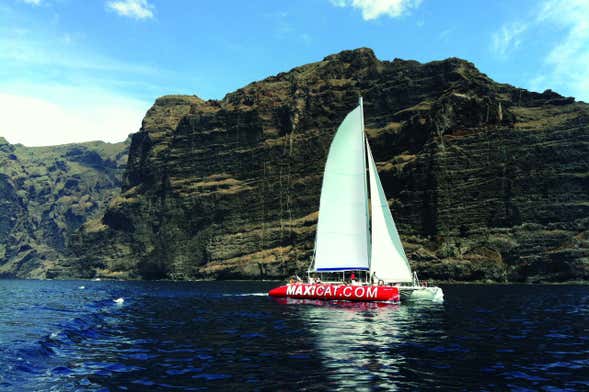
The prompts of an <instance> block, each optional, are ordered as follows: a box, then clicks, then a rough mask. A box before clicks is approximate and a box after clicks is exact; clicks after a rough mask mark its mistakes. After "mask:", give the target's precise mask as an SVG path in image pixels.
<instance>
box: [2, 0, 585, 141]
mask: <svg viewBox="0 0 589 392" xmlns="http://www.w3.org/2000/svg"><path fill="white" fill-rule="evenodd" d="M588 15H589V0H560V1H556V0H534V1H532V0H518V1H513V0H495V1H478V0H469V1H462V0H444V1H440V0H248V1H238V0H215V1H206V0H199V1H193V0H0V136H2V137H4V138H6V139H7V140H8V141H9V142H11V143H22V144H24V145H26V146H39V145H55V144H63V143H71V142H82V141H89V140H103V141H107V142H118V141H122V140H124V139H125V138H126V137H127V135H128V134H130V133H133V132H137V131H138V130H139V128H140V126H141V120H142V118H143V116H144V115H145V112H146V111H147V110H148V109H149V107H150V106H151V105H152V104H153V102H154V100H155V99H156V98H157V97H159V96H161V95H165V94H191V95H197V96H199V97H201V98H203V99H220V98H222V97H223V96H224V95H225V94H227V93H229V92H231V91H234V90H236V89H238V88H240V87H242V86H244V85H246V84H248V83H250V82H252V81H255V80H260V79H263V78H265V77H268V76H270V75H274V74H277V73H279V72H283V71H288V70H289V69H291V68H293V67H296V66H298V65H302V64H306V63H309V62H314V61H319V60H321V59H323V58H324V57H325V56H327V55H329V54H333V53H337V52H339V51H341V50H345V49H354V48H358V47H370V48H372V49H373V50H374V51H375V53H376V55H377V57H378V58H380V59H381V60H392V59H394V58H402V59H413V60H418V61H420V62H428V61H432V60H440V59H444V58H447V57H460V58H463V59H466V60H468V61H471V62H473V63H474V64H475V65H476V66H477V67H478V68H479V70H481V71H482V72H484V73H485V74H487V75H488V76H490V77H491V78H493V79H494V80H496V81H498V82H502V83H509V84H512V85H514V86H517V87H523V88H526V89H529V90H533V91H538V92H542V91H544V90H545V89H548V88H550V89H552V90H554V91H556V92H558V93H560V94H562V95H565V96H574V97H576V98H577V99H578V100H583V101H585V102H589V16H588Z"/></svg>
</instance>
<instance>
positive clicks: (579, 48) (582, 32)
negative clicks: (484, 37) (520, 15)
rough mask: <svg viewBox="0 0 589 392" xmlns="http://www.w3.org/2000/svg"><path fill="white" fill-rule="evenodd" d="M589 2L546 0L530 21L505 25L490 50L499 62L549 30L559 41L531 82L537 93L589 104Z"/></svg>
mask: <svg viewBox="0 0 589 392" xmlns="http://www.w3.org/2000/svg"><path fill="white" fill-rule="evenodd" d="M587 15H589V0H568V1H566V2H564V1H560V0H545V1H543V2H542V3H540V4H539V7H538V8H536V9H535V10H533V11H532V14H531V17H528V18H527V19H528V21H526V22H525V23H523V22H513V23H508V24H505V25H503V26H502V27H501V28H500V29H499V30H498V31H497V32H495V33H494V34H493V36H492V40H491V50H492V51H493V52H494V53H495V54H496V55H497V56H498V57H500V58H503V59H506V58H507V57H508V55H509V54H511V53H513V52H514V51H515V50H517V48H518V47H520V46H523V44H524V43H525V40H526V39H527V40H534V39H535V37H536V34H534V33H540V32H542V31H545V30H547V29H550V30H551V31H554V32H553V33H552V35H553V36H554V37H555V38H556V39H555V41H554V42H553V43H550V44H549V46H548V48H547V49H546V52H545V54H544V60H543V63H542V65H541V66H540V67H539V68H538V70H537V71H536V73H535V75H534V76H533V77H532V78H531V79H530V81H529V86H528V87H529V88H531V89H532V90H535V91H543V90H546V89H553V90H555V91H557V92H559V93H561V94H565V95H572V96H574V97H575V98H577V99H581V100H584V101H589V18H588V17H587Z"/></svg>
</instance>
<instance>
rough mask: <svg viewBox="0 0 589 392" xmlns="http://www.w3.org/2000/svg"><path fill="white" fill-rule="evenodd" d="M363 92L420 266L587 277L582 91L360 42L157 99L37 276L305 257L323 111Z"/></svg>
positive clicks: (440, 275) (330, 128)
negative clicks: (499, 77)
mask: <svg viewBox="0 0 589 392" xmlns="http://www.w3.org/2000/svg"><path fill="white" fill-rule="evenodd" d="M358 95H362V96H363V97H364V102H365V121H366V128H367V133H368V136H369V139H370V142H371V145H372V149H373V153H374V157H375V159H376V161H377V162H378V166H379V167H378V168H379V172H380V174H381V178H382V180H383V184H384V188H385V192H386V194H387V196H388V197H389V198H390V199H389V203H390V205H391V208H392V210H393V216H394V217H395V219H396V220H397V222H398V227H399V229H400V232H401V236H402V238H403V240H404V241H405V245H406V247H407V250H408V254H409V257H410V259H411V262H412V264H413V266H414V268H415V269H417V270H418V271H419V273H420V275H421V277H422V278H426V279H427V278H430V279H432V278H433V279H450V280H452V279H455V280H494V281H505V280H513V281H537V280H551V281H564V280H581V279H588V278H589V232H588V229H589V176H588V174H587V173H589V159H588V157H589V105H587V104H584V103H580V102H575V100H574V99H573V98H564V97H562V96H560V95H558V94H556V93H554V92H552V91H549V90H548V91H545V92H544V93H542V94H538V93H534V92H529V91H526V90H523V89H519V88H515V87H513V86H510V85H507V84H499V83H496V82H494V81H492V80H491V79H489V78H488V77H487V76H486V75H484V74H482V73H480V72H479V71H478V70H477V69H476V68H475V67H474V65H473V64H471V63H469V62H466V61H463V60H460V59H456V58H451V59H447V60H444V61H436V62H431V63H427V64H420V63H418V62H415V61H403V60H398V59H395V60H393V61H391V62H389V61H380V60H378V59H377V58H376V57H375V56H374V54H373V52H372V51H371V50H369V49H358V50H354V51H344V52H341V53H339V54H336V55H332V56H328V57H326V58H325V59H324V60H323V61H320V62H317V63H313V64H308V65H304V66H301V67H297V68H295V69H293V70H291V71H289V72H285V73H281V74H279V75H276V76H273V77H269V78H267V79H265V80H262V81H259V82H254V83H252V84H250V85H248V86H245V87H244V88H242V89H239V90H237V91H236V92H233V93H230V94H228V95H227V96H226V97H225V98H224V99H222V100H219V101H212V100H211V101H203V100H201V99H199V98H197V97H194V96H166V97H162V98H159V99H157V100H156V102H155V104H154V105H153V107H152V108H151V109H150V110H149V112H148V113H147V115H146V117H145V119H144V122H143V127H142V129H141V131H140V132H138V133H137V134H135V135H133V138H132V143H131V146H130V150H129V160H128V166H127V169H126V172H125V175H124V179H123V186H122V194H121V195H119V196H117V197H115V198H114V199H113V200H112V201H111V203H110V205H109V207H108V209H107V210H106V212H105V214H104V216H102V217H99V218H96V219H92V220H89V221H88V222H87V223H85V224H84V225H83V226H82V227H81V230H80V231H79V232H78V233H77V234H75V235H74V237H73V238H72V239H71V247H70V250H71V253H70V257H69V258H68V259H67V260H65V261H64V262H63V263H60V265H59V266H58V267H57V268H55V269H54V270H52V272H51V274H52V275H51V276H84V277H92V276H96V275H99V276H107V277H122V278H147V279H153V278H172V279H193V278H244V277H245V278H259V277H264V278H270V277H283V276H286V275H288V274H291V273H293V272H295V271H302V270H304V269H306V266H307V265H308V263H309V260H310V256H311V253H312V249H313V240H314V233H315V223H316V219H317V208H318V205H319V194H320V187H321V178H322V172H323V166H324V162H325V158H326V154H327V150H328V147H329V144H330V141H331V138H332V136H333V132H334V131H335V129H336V127H337V124H339V122H340V121H341V120H342V119H343V117H344V116H345V114H346V113H348V112H349V111H350V110H351V109H352V108H353V107H354V106H355V105H356V102H357V97H358Z"/></svg>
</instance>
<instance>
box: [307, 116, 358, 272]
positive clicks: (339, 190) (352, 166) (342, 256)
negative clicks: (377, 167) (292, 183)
mask: <svg viewBox="0 0 589 392" xmlns="http://www.w3.org/2000/svg"><path fill="white" fill-rule="evenodd" d="M362 116H363V115H362V106H361V105H360V106H358V107H357V108H356V109H354V110H353V111H351V112H350V113H348V115H347V116H346V118H345V119H344V121H343V122H342V123H341V124H340V126H339V128H338V130H337V132H336V134H335V137H334V138H333V141H332V142H331V146H330V148H329V154H328V156H327V163H326V164H325V171H324V174H323V185H322V187H321V200H320V203H319V220H318V222H317V236H316V239H315V262H314V270H315V271H345V270H368V268H369V267H368V264H369V256H368V251H369V249H368V236H369V234H368V191H367V186H366V155H365V154H366V153H365V148H364V124H363V117H362Z"/></svg>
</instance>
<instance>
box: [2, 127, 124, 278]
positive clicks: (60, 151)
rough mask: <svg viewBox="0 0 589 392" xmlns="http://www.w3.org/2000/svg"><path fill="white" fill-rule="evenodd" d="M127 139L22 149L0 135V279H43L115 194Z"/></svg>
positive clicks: (119, 182) (117, 191)
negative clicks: (48, 269) (86, 224)
mask: <svg viewBox="0 0 589 392" xmlns="http://www.w3.org/2000/svg"><path fill="white" fill-rule="evenodd" d="M128 145H129V142H125V143H116V144H109V143H103V142H89V143H79V144H66V145H61V146H52V147H24V146H22V145H20V144H16V145H12V144H9V143H8V142H7V141H6V140H5V139H4V138H2V137H0V277H18V278H42V277H44V276H45V271H46V269H47V268H51V267H53V266H54V265H55V263H56V261H57V260H58V259H61V258H63V254H64V251H65V249H66V248H67V246H68V244H69V239H70V236H71V235H72V233H73V232H75V231H76V230H77V229H78V228H79V227H80V225H82V223H84V222H85V221H86V220H87V219H88V218H91V217H94V216H98V215H102V214H103V213H104V209H105V207H106V205H107V204H108V202H109V201H110V199H111V198H112V197H113V196H114V195H115V194H118V193H119V192H120V187H121V180H120V179H121V172H122V170H123V167H124V165H125V163H126V159H127V148H128Z"/></svg>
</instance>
